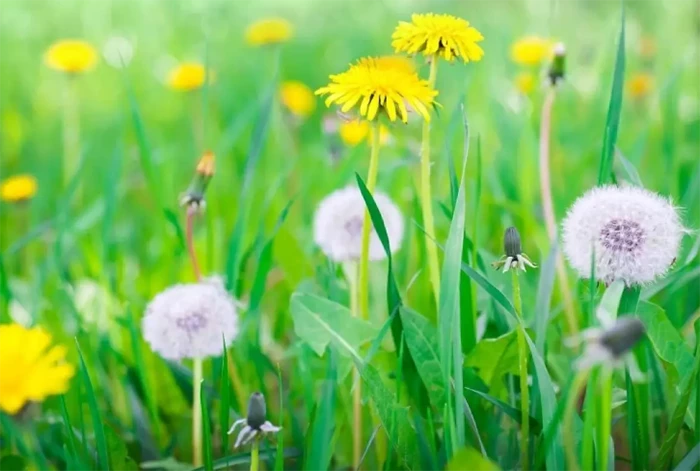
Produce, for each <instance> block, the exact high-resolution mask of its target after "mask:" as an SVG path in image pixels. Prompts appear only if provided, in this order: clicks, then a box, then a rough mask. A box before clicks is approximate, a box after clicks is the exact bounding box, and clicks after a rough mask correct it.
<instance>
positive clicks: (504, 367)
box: [465, 330, 519, 397]
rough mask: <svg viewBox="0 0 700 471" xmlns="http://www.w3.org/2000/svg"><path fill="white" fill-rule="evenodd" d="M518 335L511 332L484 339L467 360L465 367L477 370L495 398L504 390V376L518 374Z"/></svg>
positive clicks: (513, 331)
mask: <svg viewBox="0 0 700 471" xmlns="http://www.w3.org/2000/svg"><path fill="white" fill-rule="evenodd" d="M516 333H517V331H515V330H511V331H510V332H508V333H506V334H504V335H501V336H500V337H496V338H491V339H482V340H481V341H480V342H478V343H477V344H476V346H475V347H474V349H473V350H472V351H471V352H469V354H468V355H467V358H466V359H465V366H471V367H473V368H475V369H476V370H477V372H478V373H479V377H480V378H481V379H482V380H483V381H484V383H486V384H487V385H488V386H489V391H490V392H491V395H493V396H496V397H498V396H499V394H500V393H501V392H502V391H503V390H504V388H505V384H504V382H503V381H502V378H503V376H504V375H507V374H514V375H517V374H518V358H519V357H518V344H517V342H516Z"/></svg>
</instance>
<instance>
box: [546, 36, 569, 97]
mask: <svg viewBox="0 0 700 471" xmlns="http://www.w3.org/2000/svg"><path fill="white" fill-rule="evenodd" d="M565 69H566V47H565V46H564V43H558V44H557V45H556V46H554V58H553V59H552V63H551V64H550V66H549V72H548V73H547V76H548V77H549V81H550V83H551V84H552V86H555V85H557V84H558V83H559V82H560V81H562V80H564V72H565Z"/></svg>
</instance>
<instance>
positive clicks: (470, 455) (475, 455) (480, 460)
mask: <svg viewBox="0 0 700 471" xmlns="http://www.w3.org/2000/svg"><path fill="white" fill-rule="evenodd" d="M445 469H446V470H447V471H464V470H467V469H468V470H469V471H500V469H501V468H499V467H498V465H497V464H496V463H494V462H493V461H491V460H489V459H488V457H485V456H484V455H482V454H481V453H479V452H478V451H477V450H475V449H474V448H462V449H461V450H459V451H458V452H457V453H455V454H454V456H453V457H452V459H451V460H450V462H449V463H447V467H446V468H445Z"/></svg>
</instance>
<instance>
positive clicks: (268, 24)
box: [245, 18, 293, 46]
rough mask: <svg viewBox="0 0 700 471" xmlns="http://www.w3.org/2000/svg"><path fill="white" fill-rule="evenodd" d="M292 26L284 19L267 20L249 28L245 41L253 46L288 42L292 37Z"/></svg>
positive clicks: (257, 22)
mask: <svg viewBox="0 0 700 471" xmlns="http://www.w3.org/2000/svg"><path fill="white" fill-rule="evenodd" d="M292 32H293V29H292V24H291V23H290V22H289V21H287V20H285V19H283V18H266V19H264V20H260V21H256V22H255V23H253V24H251V25H250V26H248V29H246V32H245V39H246V42H247V43H248V44H250V45H251V46H265V45H268V44H279V43H284V42H287V41H289V40H290V39H291V37H292Z"/></svg>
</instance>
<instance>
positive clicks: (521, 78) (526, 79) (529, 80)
mask: <svg viewBox="0 0 700 471" xmlns="http://www.w3.org/2000/svg"><path fill="white" fill-rule="evenodd" d="M536 87H537V77H536V76H535V74H533V73H532V72H520V73H519V74H518V75H516V76H515V88H517V89H518V91H519V92H520V93H522V94H523V95H530V94H531V93H532V92H534V91H535V88H536Z"/></svg>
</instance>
